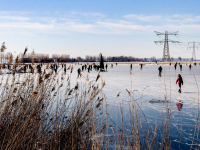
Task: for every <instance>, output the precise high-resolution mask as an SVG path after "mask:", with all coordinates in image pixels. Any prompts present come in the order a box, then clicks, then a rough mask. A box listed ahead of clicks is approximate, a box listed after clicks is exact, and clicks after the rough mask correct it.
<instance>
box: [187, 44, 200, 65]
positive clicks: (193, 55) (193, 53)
mask: <svg viewBox="0 0 200 150" xmlns="http://www.w3.org/2000/svg"><path fill="white" fill-rule="evenodd" d="M190 43H193V46H192V47H188V49H190V48H193V52H192V60H193V61H196V53H195V49H198V47H197V46H196V45H195V44H200V42H188V45H190Z"/></svg>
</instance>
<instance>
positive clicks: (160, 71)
mask: <svg viewBox="0 0 200 150" xmlns="http://www.w3.org/2000/svg"><path fill="white" fill-rule="evenodd" d="M158 70H159V76H160V77H161V73H162V67H161V66H160V67H159V68H158Z"/></svg>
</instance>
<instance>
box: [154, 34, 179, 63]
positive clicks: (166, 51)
mask: <svg viewBox="0 0 200 150" xmlns="http://www.w3.org/2000/svg"><path fill="white" fill-rule="evenodd" d="M154 32H155V33H156V34H157V36H161V35H165V39H164V40H161V41H154V42H155V44H158V43H160V44H162V43H164V49H163V57H162V61H164V60H168V61H170V60H171V59H170V54H169V42H172V43H173V44H175V43H180V42H179V41H173V40H169V39H168V35H175V36H177V35H178V31H177V32H172V33H170V32H168V31H165V33H161V32H157V31H154Z"/></svg>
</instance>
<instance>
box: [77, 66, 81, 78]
mask: <svg viewBox="0 0 200 150" xmlns="http://www.w3.org/2000/svg"><path fill="white" fill-rule="evenodd" d="M77 72H78V77H79V76H80V77H81V69H80V68H78V70H77Z"/></svg>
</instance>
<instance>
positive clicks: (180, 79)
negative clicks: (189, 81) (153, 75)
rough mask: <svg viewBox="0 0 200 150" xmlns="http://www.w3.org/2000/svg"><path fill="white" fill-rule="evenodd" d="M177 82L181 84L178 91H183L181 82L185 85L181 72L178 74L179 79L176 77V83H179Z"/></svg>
mask: <svg viewBox="0 0 200 150" xmlns="http://www.w3.org/2000/svg"><path fill="white" fill-rule="evenodd" d="M177 83H178V85H179V90H178V92H179V93H181V84H182V85H183V78H182V77H181V75H180V74H178V77H177V79H176V84H177Z"/></svg>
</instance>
